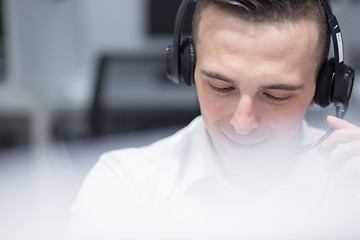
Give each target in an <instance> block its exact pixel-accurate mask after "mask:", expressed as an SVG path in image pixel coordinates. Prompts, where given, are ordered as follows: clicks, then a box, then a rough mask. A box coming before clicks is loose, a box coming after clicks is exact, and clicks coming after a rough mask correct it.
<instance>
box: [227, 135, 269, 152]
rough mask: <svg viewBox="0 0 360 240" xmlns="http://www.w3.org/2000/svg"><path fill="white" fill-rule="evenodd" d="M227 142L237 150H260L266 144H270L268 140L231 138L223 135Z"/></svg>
mask: <svg viewBox="0 0 360 240" xmlns="http://www.w3.org/2000/svg"><path fill="white" fill-rule="evenodd" d="M223 134H224V136H225V138H226V140H227V142H228V143H229V144H230V145H231V146H234V147H236V148H247V149H250V148H251V149H252V148H259V147H262V146H264V144H266V142H268V139H267V138H261V139H258V138H246V137H244V138H241V139H240V138H236V137H232V136H229V135H227V134H225V133H223Z"/></svg>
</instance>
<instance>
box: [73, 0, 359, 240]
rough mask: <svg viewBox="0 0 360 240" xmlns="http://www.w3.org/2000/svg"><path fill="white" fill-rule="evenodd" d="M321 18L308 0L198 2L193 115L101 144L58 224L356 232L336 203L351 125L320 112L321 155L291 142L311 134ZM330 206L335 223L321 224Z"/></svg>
mask: <svg viewBox="0 0 360 240" xmlns="http://www.w3.org/2000/svg"><path fill="white" fill-rule="evenodd" d="M328 29H329V27H328V26H327V22H326V16H325V12H324V9H323V7H322V6H321V3H320V1H317V0H298V1H295V0H294V1H287V0H283V1H281V0H279V1H264V0H262V1H261V0H248V1H241V0H238V1H223V0H222V1H214V0H202V1H199V3H198V5H197V10H196V13H195V16H194V26H193V38H194V46H195V49H196V67H195V71H194V79H195V84H196V88H197V92H198V98H199V102H200V108H201V117H198V118H196V119H195V120H194V121H193V122H192V123H190V125H189V126H187V127H186V128H184V129H182V130H180V131H179V132H178V133H176V134H175V135H173V136H170V137H168V138H165V139H163V140H160V141H158V142H156V143H154V144H152V145H150V146H146V147H143V148H138V149H134V148H132V149H124V150H118V151H113V152H110V153H106V154H104V155H103V156H102V157H101V159H100V160H99V162H98V163H97V164H96V165H95V166H94V168H93V169H92V171H91V172H90V173H89V175H88V176H87V179H86V180H85V182H84V184H83V186H82V189H81V191H80V193H79V196H78V199H77V201H76V203H75V204H74V206H73V208H72V212H73V218H72V222H71V224H70V227H69V232H70V235H72V236H75V237H77V236H83V237H84V238H87V237H91V236H92V237H99V238H103V237H106V236H107V237H114V236H123V237H124V236H128V237H140V238H146V239H151V237H155V236H156V237H164V236H169V235H170V236H173V237H178V238H187V239H192V238H201V237H204V238H207V237H209V238H210V237H212V238H215V239H218V238H219V239H221V238H226V237H234V236H235V237H236V236H243V237H245V236H246V237H255V238H256V237H258V238H264V239H269V237H283V236H288V237H289V238H291V237H294V236H297V234H300V233H301V234H303V235H302V236H304V237H306V238H307V239H309V238H311V237H316V236H317V237H318V236H322V237H324V236H326V237H328V236H333V234H343V233H344V232H346V233H348V234H349V233H350V234H358V235H359V232H358V231H357V230H356V229H357V228H352V227H351V226H350V227H349V224H350V225H351V224H353V223H354V221H356V220H358V218H356V217H358V215H356V214H355V215H347V213H348V210H350V208H346V209H345V210H344V211H343V209H341V208H337V207H338V206H339V203H343V200H344V199H345V201H346V200H350V198H348V196H351V200H352V199H353V197H358V195H357V194H358V193H359V191H358V190H359V182H360V181H359V175H360V174H359V173H360V157H359V156H360V129H359V128H358V127H357V126H354V125H352V124H350V123H348V122H346V121H345V120H341V119H337V118H334V117H329V118H328V119H327V121H328V123H329V125H330V127H332V128H334V129H335V131H334V132H333V133H332V134H331V135H330V136H329V137H328V138H327V139H326V140H325V141H324V142H323V143H322V144H321V146H320V147H319V150H320V153H321V155H322V156H324V159H325V161H323V159H322V158H321V157H320V156H319V155H318V153H317V151H316V150H312V151H309V152H307V153H305V154H303V155H298V154H297V153H296V152H297V150H298V149H299V148H300V147H301V146H302V145H303V144H304V143H308V142H310V139H311V136H313V139H312V140H313V141H315V140H316V139H318V138H320V137H321V135H322V134H320V135H314V134H315V133H317V130H315V129H311V128H310V127H309V126H307V125H306V123H305V122H304V121H303V119H304V116H305V113H306V111H307V109H308V108H310V107H312V106H313V105H314V100H313V97H314V93H315V89H316V79H317V76H318V73H319V71H320V69H321V67H322V65H323V63H324V61H325V59H326V57H327V52H328V48H329V41H330V40H329V38H330V36H329V30H328ZM338 145H340V146H338ZM337 146H338V147H337ZM326 168H328V169H330V170H329V171H330V173H331V174H329V171H326V170H325V169H326ZM329 176H330V177H329ZM336 190H338V191H336ZM337 193H341V194H337ZM343 193H344V195H343ZM346 194H348V195H346ZM339 196H340V197H339ZM340 205H341V204H340ZM356 205H357V204H354V206H355V207H356ZM333 206H335V207H336V210H334V211H332V210H331V209H332V207H333ZM351 206H352V207H353V205H351ZM329 209H330V210H331V211H328V210H329ZM356 210H358V209H354V208H351V211H356ZM339 213H344V215H341V214H340V215H339ZM345 213H346V214H345ZM319 216H320V218H318V217H319ZM330 216H336V217H334V218H341V221H340V222H341V223H343V224H344V226H342V227H343V228H340V229H336V230H335V229H334V228H333V229H331V230H330V231H329V230H325V228H326V227H328V226H329V225H327V224H330V226H332V225H331V224H333V221H329V222H326V221H325V220H328V219H329V218H330V219H331V220H333V219H334V218H331V217H330ZM343 219H347V220H348V221H342V220H343ZM317 221H322V222H321V223H323V225H322V224H320V225H318V226H317V227H314V224H315V223H316V222H317ZM325 222H326V223H325ZM336 223H338V222H336ZM337 226H338V225H337ZM352 236H354V235H352Z"/></svg>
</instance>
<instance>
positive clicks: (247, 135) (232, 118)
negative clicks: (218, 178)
mask: <svg viewBox="0 0 360 240" xmlns="http://www.w3.org/2000/svg"><path fill="white" fill-rule="evenodd" d="M217 2H218V1H217ZM232 2H237V3H238V4H239V5H229V4H224V3H214V1H209V0H208V1H206V0H204V1H200V2H199V5H198V8H197V14H196V16H195V21H194V38H195V49H196V67H195V76H194V78H195V83H196V86H197V91H198V97H199V102H200V108H201V113H202V116H203V118H204V122H205V125H206V127H207V130H208V132H209V134H210V137H211V139H212V141H213V143H214V146H215V148H216V150H217V152H218V153H219V154H220V156H221V157H222V158H223V159H225V160H226V162H225V164H226V165H228V167H230V168H233V167H234V166H235V167H236V165H237V163H238V162H239V161H236V159H238V160H241V159H255V158H256V159H258V158H264V157H270V156H278V155H279V153H281V152H283V150H284V149H290V148H291V146H296V145H297V144H299V142H298V141H299V139H300V137H301V136H300V135H301V134H300V132H301V131H300V130H301V123H302V120H303V118H304V116H305V113H306V110H307V109H308V108H309V107H310V106H312V105H313V96H314V92H315V82H316V77H317V72H318V69H319V65H320V62H322V61H323V58H324V56H325V55H327V49H328V45H329V44H328V43H325V44H323V43H320V42H321V41H327V42H328V40H329V39H328V38H325V37H324V36H322V34H319V33H320V32H324V34H325V32H326V33H327V32H328V30H325V29H324V30H321V29H322V28H321V27H320V24H319V21H321V22H324V24H326V17H325V15H324V13H321V14H320V13H318V12H322V11H323V9H322V6H321V4H320V2H317V1H315V0H313V1H310V0H304V1H295V0H294V1H285V0H284V1H232ZM242 2H244V6H243V5H242V4H241V3H242ZM250 2H252V4H250ZM255 2H256V3H255ZM311 2H316V3H317V4H314V3H312V5H310V3H311ZM301 4H305V5H304V6H300V5H301ZM314 5H318V6H319V8H316V9H317V10H314V9H312V7H313V6H314ZM286 8H289V9H290V10H287V11H285V9H286ZM299 8H302V9H303V10H302V11H301V10H299ZM265 9H270V10H272V11H266V10H265ZM285 12H286V13H287V14H290V15H291V16H288V17H287V14H285ZM309 12H312V13H313V14H317V15H319V16H317V15H316V16H313V14H310V13H309ZM260 13H261V15H259V14H260ZM320 16H322V17H323V19H321V20H320ZM317 19H318V20H319V21H318V20H317ZM326 27H327V26H326ZM323 39H326V40H323ZM319 48H323V49H321V50H319ZM325 49H326V50H325ZM325 53H326V54H325ZM320 59H321V60H320ZM234 160H235V161H234ZM260 160H261V159H260Z"/></svg>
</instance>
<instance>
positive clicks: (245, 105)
mask: <svg viewBox="0 0 360 240" xmlns="http://www.w3.org/2000/svg"><path fill="white" fill-rule="evenodd" d="M230 124H231V125H232V126H233V128H234V130H235V132H236V133H238V134H243V135H245V134H248V133H249V132H251V131H252V130H253V129H255V128H257V127H258V126H259V119H258V117H257V116H256V113H255V109H254V100H253V99H252V98H251V97H250V96H248V95H245V96H242V97H241V98H240V100H239V102H238V104H237V106H236V108H235V111H234V113H233V115H232V116H231V119H230Z"/></svg>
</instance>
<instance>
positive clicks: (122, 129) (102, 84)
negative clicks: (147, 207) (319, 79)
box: [0, 0, 360, 239]
mask: <svg viewBox="0 0 360 240" xmlns="http://www.w3.org/2000/svg"><path fill="white" fill-rule="evenodd" d="M179 3H180V1H179V0H131V1H124V0H101V1H100V0H26V1H24V0H1V1H0V14H1V16H0V191H1V192H2V196H4V197H2V198H0V212H1V213H0V215H1V216H0V223H1V225H3V226H9V227H5V228H3V229H2V230H0V238H1V236H2V235H4V236H7V235H9V236H10V235H11V234H12V236H13V237H19V239H20V238H22V236H37V239H39V238H38V237H39V236H44V238H45V237H49V236H51V237H52V239H54V237H55V236H54V235H53V234H54V233H56V232H59V231H60V229H61V228H62V227H63V226H64V225H65V223H66V220H67V217H68V210H69V207H70V205H71V203H72V202H73V201H74V198H75V196H76V192H77V190H78V188H79V186H80V183H81V181H82V180H83V178H84V177H85V175H86V173H87V172H88V171H89V169H90V168H91V166H92V165H93V164H94V163H95V161H96V160H97V159H98V157H99V155H100V154H101V153H103V152H105V151H108V150H112V149H118V148H123V147H128V146H142V145H146V144H149V143H151V142H153V141H154V140H157V139H160V138H162V137H165V136H168V135H170V134H172V133H173V132H175V131H176V130H178V129H180V128H181V127H183V126H184V125H186V124H187V123H188V122H189V121H191V119H193V118H194V117H195V116H197V115H198V114H199V108H198V103H197V99H196V93H195V88H194V87H187V86H179V85H175V84H173V83H171V82H170V81H169V80H167V79H166V76H165V48H166V46H167V45H168V44H169V43H170V42H171V41H172V28H173V21H174V17H175V14H176V11H177V7H178V5H179ZM333 7H334V12H335V14H336V15H337V17H338V20H339V21H340V24H341V29H342V32H343V37H344V42H345V61H346V62H347V63H348V64H349V65H351V66H353V67H354V68H355V69H356V70H357V72H359V71H360V41H359V39H360V31H358V26H357V25H358V22H360V1H355V0H347V1H344V0H342V1H340V0H337V1H335V0H334V1H333ZM190 20H191V19H190V18H189V19H188V21H189V22H190ZM357 79H358V77H357ZM359 100H360V86H359V84H357V82H356V83H355V88H354V91H353V96H352V99H351V105H350V108H349V112H348V114H347V116H346V119H348V120H350V121H352V122H354V123H356V124H360V121H359V115H358V111H359V109H360V108H359V102H360V101H359ZM329 113H330V114H333V113H334V109H333V107H329V108H327V109H320V108H318V107H314V108H313V109H311V110H310V111H309V113H308V115H307V118H308V119H309V120H310V122H311V124H312V125H314V126H320V127H325V126H326V125H325V121H324V120H323V119H324V117H325V116H326V115H327V114H329ZM44 203H46V204H44ZM39 209H40V210H39ZM2 213H4V214H2ZM44 219H46V221H41V220H44ZM51 223H58V224H57V225H56V224H54V225H53V224H51ZM44 224H45V225H46V226H47V228H43V225H44ZM16 226H18V227H19V228H21V229H22V231H13V230H12V229H13V228H14V227H15V228H16ZM25 226H26V227H25ZM6 234H7V235H6ZM28 238H29V237H28ZM34 238H35V237H34ZM2 239H3V238H2ZM4 239H5V238H4Z"/></svg>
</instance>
